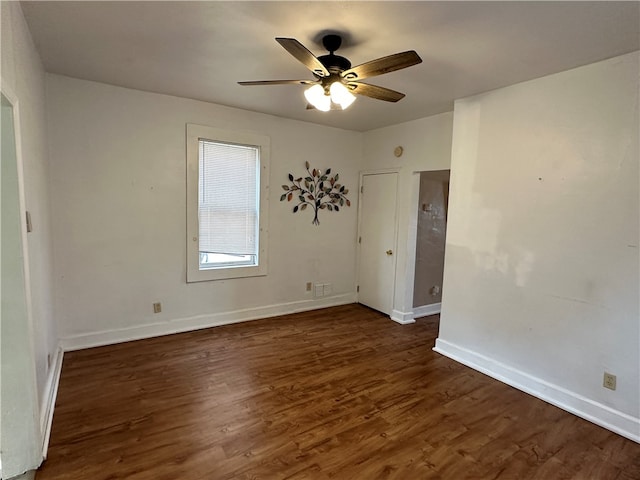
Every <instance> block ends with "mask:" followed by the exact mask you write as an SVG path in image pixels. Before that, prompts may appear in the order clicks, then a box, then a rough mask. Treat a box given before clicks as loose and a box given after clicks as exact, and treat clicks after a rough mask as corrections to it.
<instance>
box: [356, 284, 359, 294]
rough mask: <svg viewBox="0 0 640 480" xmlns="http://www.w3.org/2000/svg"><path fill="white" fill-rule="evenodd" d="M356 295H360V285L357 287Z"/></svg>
mask: <svg viewBox="0 0 640 480" xmlns="http://www.w3.org/2000/svg"><path fill="white" fill-rule="evenodd" d="M356 293H360V285H357V286H356Z"/></svg>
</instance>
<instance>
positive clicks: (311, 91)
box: [304, 84, 331, 112]
mask: <svg viewBox="0 0 640 480" xmlns="http://www.w3.org/2000/svg"><path fill="white" fill-rule="evenodd" d="M304 96H305V98H306V99H307V101H308V102H309V103H310V104H311V105H313V106H314V107H316V108H317V109H318V110H320V111H321V112H328V111H329V110H331V97H329V96H328V95H325V93H324V88H322V85H320V84H316V85H313V86H312V87H311V88H308V89H307V90H305V92H304Z"/></svg>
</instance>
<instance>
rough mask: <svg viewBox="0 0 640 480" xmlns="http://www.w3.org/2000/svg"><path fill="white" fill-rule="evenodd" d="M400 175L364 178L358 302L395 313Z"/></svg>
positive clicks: (373, 175)
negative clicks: (397, 198) (394, 292)
mask: <svg viewBox="0 0 640 480" xmlns="http://www.w3.org/2000/svg"><path fill="white" fill-rule="evenodd" d="M397 191H398V174H397V173H395V172H394V173H376V174H365V175H363V176H362V185H361V189H360V202H359V205H360V229H359V234H358V242H359V247H360V248H359V261H358V287H359V290H358V302H359V303H361V304H363V305H366V306H368V307H371V308H374V309H375V310H378V311H380V312H383V313H386V314H387V315H390V314H391V310H392V308H393V291H394V286H395V271H396V260H395V258H396V252H395V242H396V197H397Z"/></svg>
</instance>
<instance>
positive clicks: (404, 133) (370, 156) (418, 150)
mask: <svg viewBox="0 0 640 480" xmlns="http://www.w3.org/2000/svg"><path fill="white" fill-rule="evenodd" d="M452 122H453V113H452V112H449V113H443V114H440V115H434V116H432V117H427V118H422V119H419V120H414V121H411V122H406V123H401V124H398V125H393V126H391V127H385V128H380V129H376V130H371V131H369V132H366V133H365V134H364V148H363V152H364V163H363V169H364V170H378V169H399V170H400V179H399V185H398V246H397V254H398V258H397V260H396V278H395V281H396V285H395V296H394V301H393V313H392V315H391V317H392V318H393V319H394V320H397V321H400V322H402V323H405V322H410V321H413V318H414V312H413V284H414V274H415V259H416V230H417V218H418V216H417V215H418V194H419V190H420V175H419V172H420V171H429V170H447V169H448V168H449V166H450V161H451V134H452V133H451V132H452ZM397 146H402V147H403V154H402V156H401V157H396V156H395V155H394V149H395V147H397Z"/></svg>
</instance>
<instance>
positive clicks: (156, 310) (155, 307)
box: [153, 302, 162, 313]
mask: <svg viewBox="0 0 640 480" xmlns="http://www.w3.org/2000/svg"><path fill="white" fill-rule="evenodd" d="M161 311H162V304H161V303H160V302H158V303H154V304H153V313H160V312H161Z"/></svg>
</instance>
